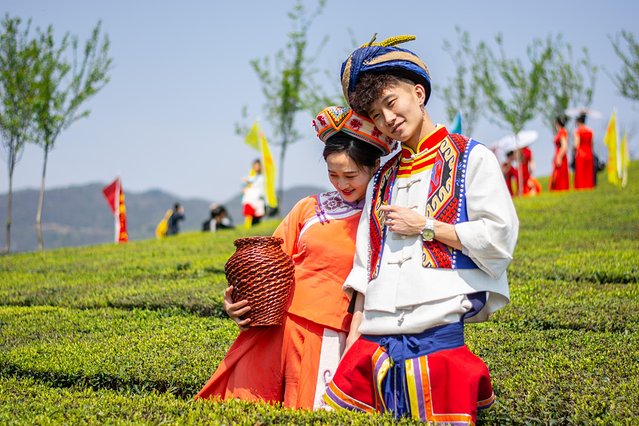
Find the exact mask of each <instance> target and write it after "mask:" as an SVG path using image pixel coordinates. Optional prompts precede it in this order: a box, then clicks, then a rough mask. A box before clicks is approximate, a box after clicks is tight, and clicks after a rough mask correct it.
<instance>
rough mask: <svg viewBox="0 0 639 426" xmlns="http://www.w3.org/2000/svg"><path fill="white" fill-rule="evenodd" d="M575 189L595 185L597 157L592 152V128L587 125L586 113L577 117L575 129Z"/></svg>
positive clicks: (588, 187) (590, 187)
mask: <svg viewBox="0 0 639 426" xmlns="http://www.w3.org/2000/svg"><path fill="white" fill-rule="evenodd" d="M574 179H575V180H574V187H575V189H592V188H594V187H595V158H594V156H593V153H592V129H590V128H589V127H588V126H586V114H585V113H582V114H581V115H579V117H577V128H576V129H575V178H574Z"/></svg>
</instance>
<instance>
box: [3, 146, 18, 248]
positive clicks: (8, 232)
mask: <svg viewBox="0 0 639 426" xmlns="http://www.w3.org/2000/svg"><path fill="white" fill-rule="evenodd" d="M15 165H16V153H15V150H14V149H12V148H11V149H9V164H8V166H9V167H8V169H9V192H7V229H6V234H5V239H4V250H3V252H4V253H9V251H10V250H11V201H12V199H13V169H14V168H15Z"/></svg>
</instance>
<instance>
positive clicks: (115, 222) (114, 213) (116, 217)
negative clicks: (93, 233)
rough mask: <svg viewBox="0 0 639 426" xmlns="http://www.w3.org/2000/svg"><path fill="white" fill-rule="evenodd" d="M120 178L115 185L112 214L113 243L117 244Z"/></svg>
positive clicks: (118, 234)
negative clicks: (113, 227)
mask: <svg viewBox="0 0 639 426" xmlns="http://www.w3.org/2000/svg"><path fill="white" fill-rule="evenodd" d="M121 185H122V182H121V181H120V176H118V183H117V185H115V212H113V218H114V226H115V242H116V243H117V242H118V240H119V236H120V186H121Z"/></svg>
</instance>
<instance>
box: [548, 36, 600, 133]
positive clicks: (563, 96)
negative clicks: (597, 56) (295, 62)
mask: <svg viewBox="0 0 639 426" xmlns="http://www.w3.org/2000/svg"><path fill="white" fill-rule="evenodd" d="M552 46H553V56H552V59H551V60H550V62H549V63H548V66H547V81H546V84H545V90H546V96H545V97H544V99H543V101H542V102H541V104H540V109H539V112H540V113H541V115H542V116H543V117H544V120H545V122H546V124H547V125H548V126H549V128H550V129H551V130H552V131H553V132H554V131H555V118H556V117H557V116H558V115H559V114H562V113H564V112H565V111H566V110H567V109H568V108H569V107H571V106H572V107H577V106H579V107H584V108H587V107H589V106H590V105H591V104H592V98H593V95H594V91H595V83H596V80H597V71H598V68H597V66H596V65H593V64H592V62H591V60H590V56H589V54H588V49H587V48H585V47H584V48H583V49H582V52H581V53H582V56H581V57H580V58H575V57H574V54H573V49H572V46H571V45H570V43H567V42H564V41H563V39H562V37H561V36H557V37H556V38H555V39H554V40H553V41H552Z"/></svg>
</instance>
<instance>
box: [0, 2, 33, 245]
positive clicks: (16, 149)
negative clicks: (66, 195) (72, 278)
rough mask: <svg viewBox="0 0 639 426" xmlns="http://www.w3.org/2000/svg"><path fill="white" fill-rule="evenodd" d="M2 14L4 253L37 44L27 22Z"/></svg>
mask: <svg viewBox="0 0 639 426" xmlns="http://www.w3.org/2000/svg"><path fill="white" fill-rule="evenodd" d="M21 27H22V21H21V19H20V18H11V17H9V15H5V18H4V20H3V21H2V33H1V34H0V132H1V133H2V145H3V147H4V149H5V151H6V155H7V170H8V174H9V191H8V194H7V222H6V234H5V244H4V252H5V253H8V252H9V251H10V250H11V203H12V198H13V172H14V170H15V167H16V164H17V163H18V161H19V160H20V157H21V154H22V150H23V148H24V144H25V143H26V142H28V141H29V140H30V138H31V137H32V134H31V130H32V123H33V117H34V114H35V103H36V76H37V71H38V46H37V43H36V42H35V41H34V40H30V39H29V31H30V27H31V22H30V21H28V22H27V23H26V25H25V26H24V28H21Z"/></svg>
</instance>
